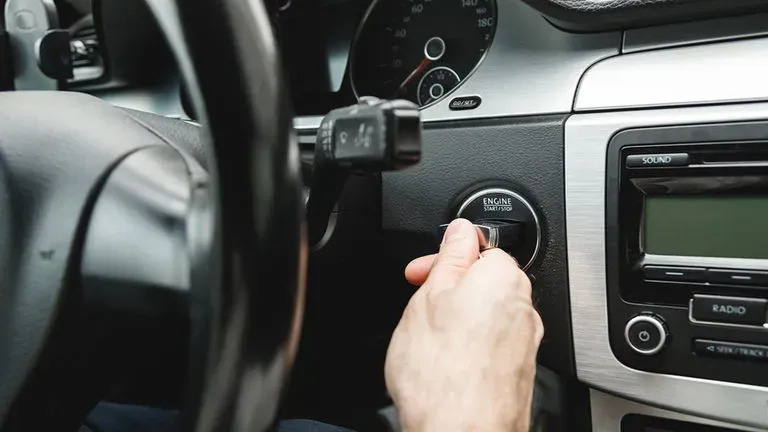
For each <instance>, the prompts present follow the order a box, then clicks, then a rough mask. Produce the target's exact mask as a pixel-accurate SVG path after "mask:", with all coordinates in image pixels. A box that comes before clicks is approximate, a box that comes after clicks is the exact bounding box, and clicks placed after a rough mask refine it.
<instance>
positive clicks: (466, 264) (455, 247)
mask: <svg viewBox="0 0 768 432" xmlns="http://www.w3.org/2000/svg"><path fill="white" fill-rule="evenodd" d="M477 236H478V234H477V229H476V228H475V226H474V225H472V223H470V222H469V221H468V220H466V219H456V220H454V221H453V222H451V224H450V225H449V226H448V229H446V230H445V236H444V237H443V243H442V245H441V246H440V253H438V254H437V259H436V260H435V267H434V268H433V269H432V271H431V272H430V273H429V277H428V278H427V282H426V283H427V284H429V285H430V286H431V287H432V288H435V289H438V290H443V289H451V288H453V287H454V286H456V284H458V283H459V281H460V280H461V279H462V278H463V277H464V274H465V273H466V272H467V270H469V268H470V267H472V264H474V263H475V262H476V261H477V260H478V258H479V254H480V252H479V251H480V244H479V243H478V237H477Z"/></svg>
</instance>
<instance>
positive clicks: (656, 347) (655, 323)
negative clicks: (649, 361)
mask: <svg viewBox="0 0 768 432" xmlns="http://www.w3.org/2000/svg"><path fill="white" fill-rule="evenodd" d="M624 339H625V340H626V341H627V344H629V347H630V348H632V350H633V351H634V352H636V353H638V354H642V355H648V356H650V355H654V354H658V353H659V352H660V351H661V350H662V349H663V348H664V345H665V344H666V343H667V329H666V326H665V325H664V322H663V321H662V320H661V318H659V317H657V316H655V315H638V316H636V317H634V318H632V319H631V320H629V322H628V323H627V326H626V327H625V328H624Z"/></svg>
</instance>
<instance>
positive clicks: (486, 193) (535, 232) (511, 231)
mask: <svg viewBox="0 0 768 432" xmlns="http://www.w3.org/2000/svg"><path fill="white" fill-rule="evenodd" d="M456 217H457V218H458V217H461V218H465V219H468V220H470V221H471V222H473V223H475V224H476V225H479V226H484V227H486V226H487V227H493V228H494V229H495V230H496V231H497V232H499V233H501V234H503V235H501V236H499V238H498V239H497V240H498V244H496V245H493V246H497V247H499V248H500V249H503V250H504V251H506V252H508V253H509V254H510V255H512V256H513V257H515V259H517V262H518V263H519V264H520V266H521V267H522V268H523V269H524V270H525V269H528V267H530V265H531V264H532V263H533V261H534V260H535V259H536V256H537V255H538V253H539V249H540V247H541V225H540V223H539V217H538V215H537V214H536V211H535V210H534V208H533V206H532V205H531V203H530V202H528V200H526V199H525V198H524V197H523V196H522V195H520V194H519V193H517V192H514V191H512V190H509V189H506V188H488V189H483V190H480V191H478V192H475V193H472V194H471V195H469V197H468V198H466V199H465V200H464V201H462V202H461V204H460V205H459V207H458V210H457V212H456Z"/></svg>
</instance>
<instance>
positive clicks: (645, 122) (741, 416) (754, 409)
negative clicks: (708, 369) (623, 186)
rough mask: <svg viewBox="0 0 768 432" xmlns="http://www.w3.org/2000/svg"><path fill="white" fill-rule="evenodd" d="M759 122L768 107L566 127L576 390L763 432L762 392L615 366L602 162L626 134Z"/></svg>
mask: <svg viewBox="0 0 768 432" xmlns="http://www.w3.org/2000/svg"><path fill="white" fill-rule="evenodd" d="M764 87H765V86H764ZM766 118H768V103H759V104H758V103H755V104H738V105H728V106H714V107H692V108H678V109H665V110H644V111H633V112H616V113H597V114H577V115H574V116H572V117H570V118H569V119H568V120H567V121H566V125H565V205H566V224H567V244H568V246H567V247H568V275H569V281H570V300H571V319H572V322H573V323H574V325H573V329H574V330H573V340H574V351H575V360H576V370H577V374H578V378H579V379H580V380H581V381H582V382H584V383H586V384H588V385H590V386H593V387H596V388H600V389H603V390H605V391H609V392H611V393H616V394H618V395H622V396H625V397H628V398H631V399H635V400H638V401H641V402H646V403H652V404H655V405H659V406H661V407H666V408H670V409H674V410H678V411H681V412H687V413H691V414H695V415H700V416H706V417H710V418H713V419H719V420H723V421H729V422H732V423H736V424H749V425H751V426H754V427H762V428H768V388H764V387H758V386H751V385H744V384H734V383H726V382H719V381H713V380H705V379H698V378H688V377H681V376H673V375H663V374H655V373H648V372H642V371H637V370H634V369H630V368H628V367H626V366H624V365H623V364H622V363H620V362H619V361H618V360H617V359H616V357H615V356H614V355H613V352H612V351H611V347H610V342H609V340H608V314H607V301H606V295H605V292H606V274H605V174H606V173H605V169H606V168H605V161H606V149H607V144H608V141H609V140H610V138H611V137H612V136H613V135H614V134H615V133H616V132H618V131H620V130H623V129H626V128H633V127H651V126H669V125H684V124H700V123H717V122H728V121H750V120H764V119H766ZM612 430H614V431H615V430H616V429H612Z"/></svg>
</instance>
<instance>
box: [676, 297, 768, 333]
mask: <svg viewBox="0 0 768 432" xmlns="http://www.w3.org/2000/svg"><path fill="white" fill-rule="evenodd" d="M766 305H768V300H765V299H753V298H741V297H720V296H711V295H701V294H696V295H694V296H693V302H692V303H691V316H692V317H693V319H694V320H696V321H708V322H719V323H729V324H745V325H760V326H761V325H763V324H765V312H766Z"/></svg>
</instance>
